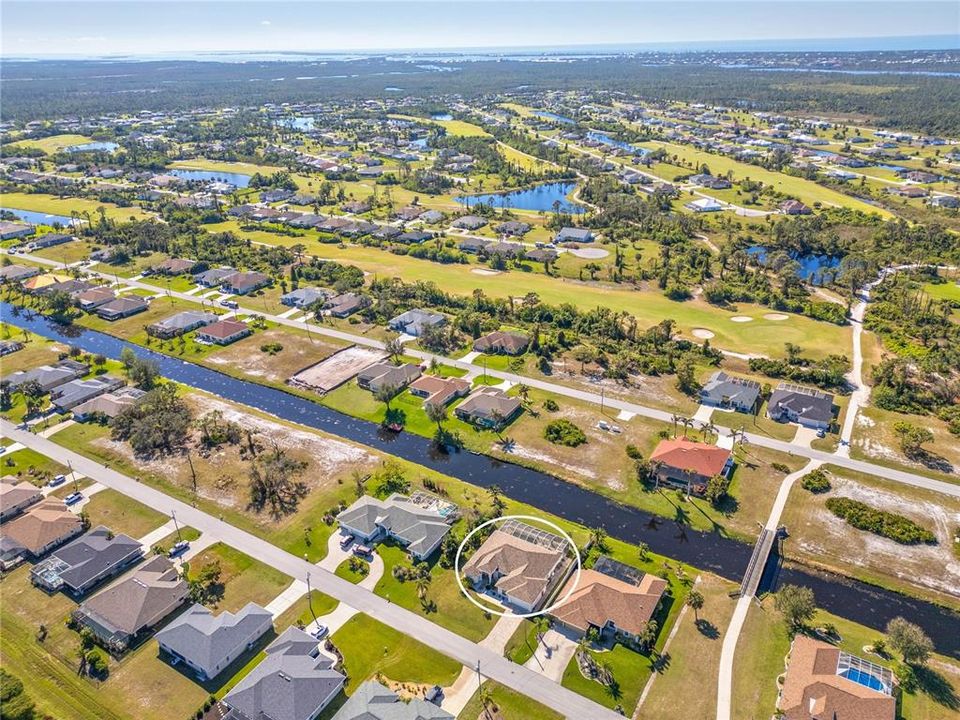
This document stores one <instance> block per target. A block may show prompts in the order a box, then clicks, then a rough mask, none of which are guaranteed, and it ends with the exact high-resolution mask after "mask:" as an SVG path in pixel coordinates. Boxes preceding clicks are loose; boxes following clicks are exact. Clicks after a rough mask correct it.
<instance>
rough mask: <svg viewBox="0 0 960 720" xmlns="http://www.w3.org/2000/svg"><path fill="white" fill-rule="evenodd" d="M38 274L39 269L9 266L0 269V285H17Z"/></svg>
mask: <svg viewBox="0 0 960 720" xmlns="http://www.w3.org/2000/svg"><path fill="white" fill-rule="evenodd" d="M39 274H40V268H38V267H27V266H26V265H16V264H10V265H6V266H4V267H0V283H7V282H11V283H17V282H22V281H24V280H26V279H27V278H32V277H33V276H34V275H39Z"/></svg>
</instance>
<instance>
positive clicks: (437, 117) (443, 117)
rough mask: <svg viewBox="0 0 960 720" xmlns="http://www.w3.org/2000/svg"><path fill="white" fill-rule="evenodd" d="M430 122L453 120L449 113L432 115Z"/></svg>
mask: <svg viewBox="0 0 960 720" xmlns="http://www.w3.org/2000/svg"><path fill="white" fill-rule="evenodd" d="M430 119H431V120H453V115H451V114H450V113H434V114H433V115H431V116H430Z"/></svg>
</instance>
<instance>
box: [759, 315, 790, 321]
mask: <svg viewBox="0 0 960 720" xmlns="http://www.w3.org/2000/svg"><path fill="white" fill-rule="evenodd" d="M763 319H764V320H789V319H790V316H789V315H784V314H783V313H767V314H766V315H764V316H763Z"/></svg>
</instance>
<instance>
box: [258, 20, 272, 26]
mask: <svg viewBox="0 0 960 720" xmlns="http://www.w3.org/2000/svg"><path fill="white" fill-rule="evenodd" d="M260 24H261V25H273V23H272V22H270V21H269V20H261V21H260Z"/></svg>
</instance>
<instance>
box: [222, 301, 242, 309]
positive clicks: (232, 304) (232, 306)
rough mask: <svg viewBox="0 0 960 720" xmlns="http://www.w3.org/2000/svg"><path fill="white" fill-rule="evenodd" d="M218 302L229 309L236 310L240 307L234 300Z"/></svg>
mask: <svg viewBox="0 0 960 720" xmlns="http://www.w3.org/2000/svg"><path fill="white" fill-rule="evenodd" d="M220 304H221V305H223V307H225V308H230V309H231V310H236V309H237V308H239V307H240V303H238V302H237V301H236V300H221V301H220Z"/></svg>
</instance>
